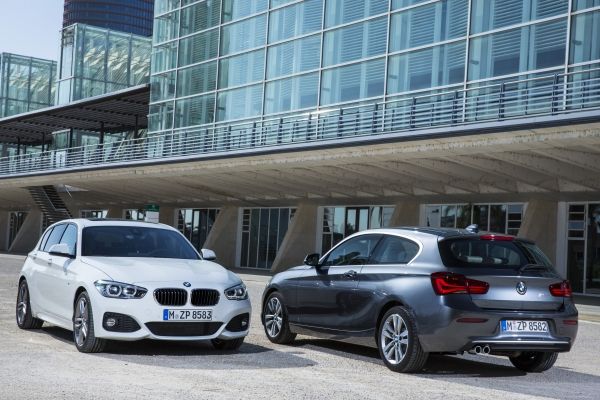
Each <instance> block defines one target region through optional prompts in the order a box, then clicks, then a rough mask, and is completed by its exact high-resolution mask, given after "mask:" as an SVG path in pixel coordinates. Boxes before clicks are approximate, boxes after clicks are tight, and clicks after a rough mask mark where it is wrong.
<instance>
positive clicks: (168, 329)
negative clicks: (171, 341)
mask: <svg viewBox="0 0 600 400" xmlns="http://www.w3.org/2000/svg"><path fill="white" fill-rule="evenodd" d="M221 325H223V323H222V322H147V323H146V327H147V328H148V329H149V330H150V332H152V333H153V334H154V335H156V336H210V335H214V334H215V333H217V331H218V330H219V328H220V327H221Z"/></svg>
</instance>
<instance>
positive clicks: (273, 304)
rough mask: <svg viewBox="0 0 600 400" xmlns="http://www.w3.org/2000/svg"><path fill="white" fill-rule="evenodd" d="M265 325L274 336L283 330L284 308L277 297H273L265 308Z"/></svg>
mask: <svg viewBox="0 0 600 400" xmlns="http://www.w3.org/2000/svg"><path fill="white" fill-rule="evenodd" d="M265 311H266V312H265V326H266V328H267V329H266V330H267V333H268V334H269V336H270V337H272V338H274V337H276V336H277V335H279V332H281V326H282V325H283V308H282V307H281V302H280V301H279V299H278V298H277V297H271V299H269V302H268V303H267V307H266V310H265Z"/></svg>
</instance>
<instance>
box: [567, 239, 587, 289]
mask: <svg viewBox="0 0 600 400" xmlns="http://www.w3.org/2000/svg"><path fill="white" fill-rule="evenodd" d="M584 264H585V242H584V241H583V240H569V241H568V245H567V279H568V280H569V281H570V282H571V287H572V289H573V291H574V292H577V293H583V271H584Z"/></svg>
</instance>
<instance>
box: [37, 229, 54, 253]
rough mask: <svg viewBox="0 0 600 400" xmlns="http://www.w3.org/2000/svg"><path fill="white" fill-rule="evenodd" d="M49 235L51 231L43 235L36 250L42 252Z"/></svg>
mask: <svg viewBox="0 0 600 400" xmlns="http://www.w3.org/2000/svg"><path fill="white" fill-rule="evenodd" d="M51 234H52V229H48V230H46V233H44V237H43V238H42V240H41V241H40V247H38V250H42V251H43V250H44V246H46V242H47V241H48V238H49V237H50V235H51Z"/></svg>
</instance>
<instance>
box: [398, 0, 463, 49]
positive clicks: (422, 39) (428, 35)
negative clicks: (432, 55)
mask: <svg viewBox="0 0 600 400" xmlns="http://www.w3.org/2000/svg"><path fill="white" fill-rule="evenodd" d="M468 4H469V3H468V1H467V0H456V1H446V0H444V1H439V2H436V3H433V4H428V5H425V6H423V7H417V8H412V9H410V10H407V11H405V12H402V13H398V14H394V15H392V21H391V27H390V30H391V32H390V51H392V52H393V51H399V50H405V49H409V48H413V47H419V46H424V45H428V44H432V43H436V42H442V41H444V40H449V39H454V38H458V37H462V36H465V35H466V33H467V17H468Z"/></svg>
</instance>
